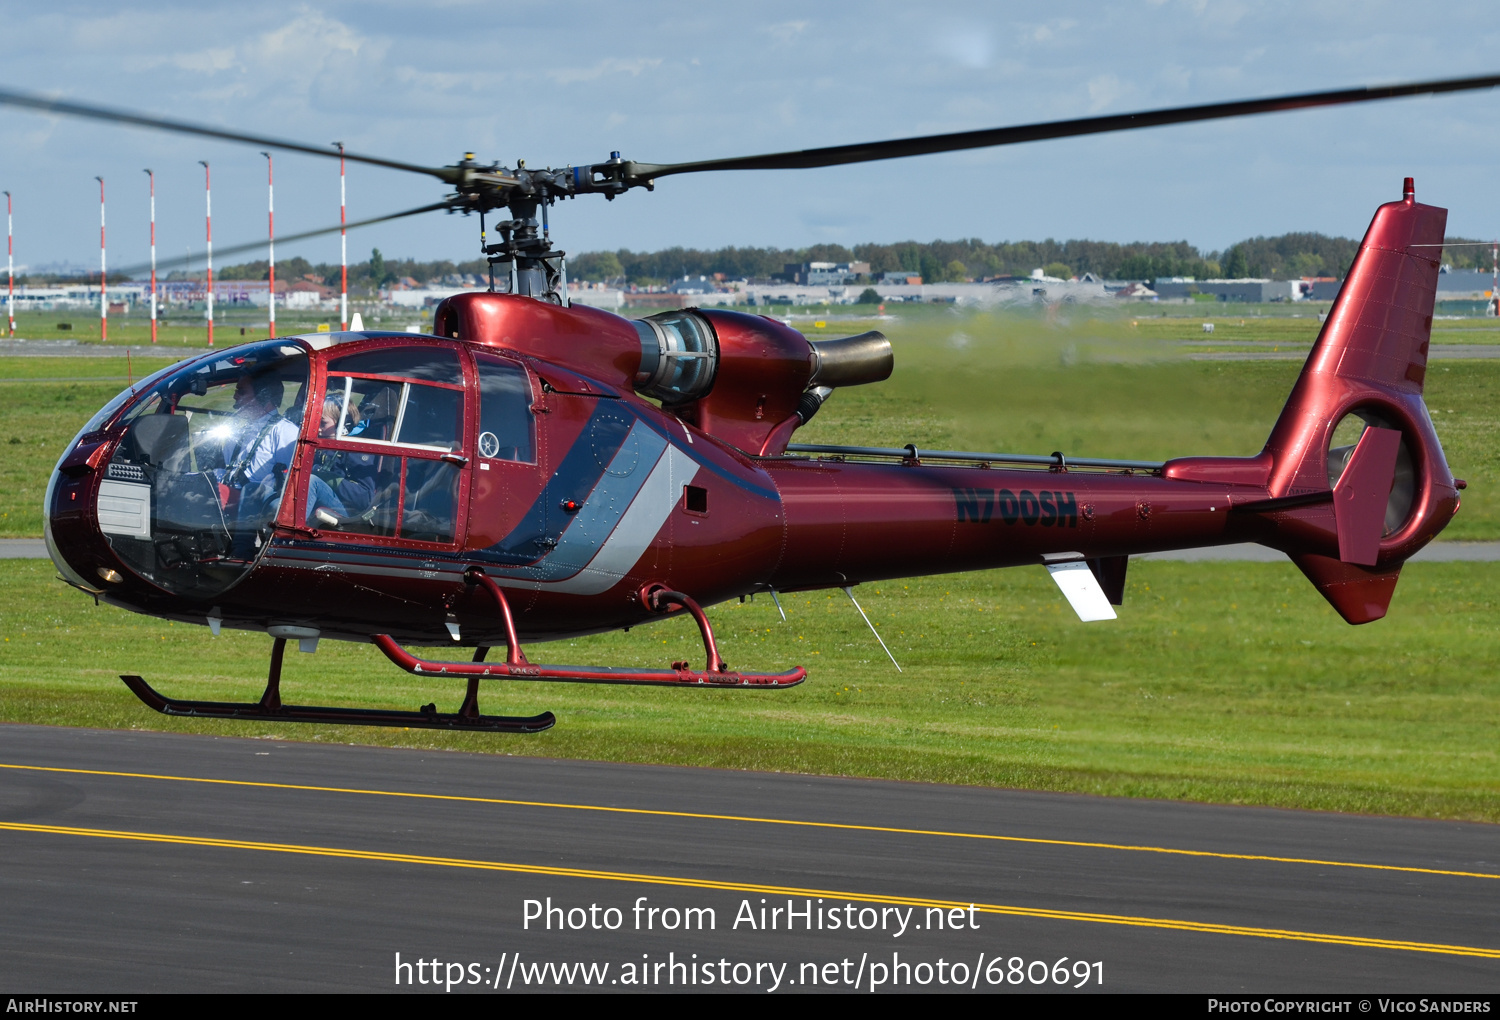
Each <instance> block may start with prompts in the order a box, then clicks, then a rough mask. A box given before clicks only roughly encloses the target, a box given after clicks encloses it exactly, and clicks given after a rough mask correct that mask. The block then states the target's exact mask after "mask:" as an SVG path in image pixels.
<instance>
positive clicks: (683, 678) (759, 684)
mask: <svg viewBox="0 0 1500 1020" xmlns="http://www.w3.org/2000/svg"><path fill="white" fill-rule="evenodd" d="M464 576H465V578H466V579H467V580H469V582H470V583H471V584H482V585H484V586H485V587H486V588H487V589H489V591H490V593H491V594H493V595H494V596H495V601H496V603H497V604H498V605H499V607H500V616H501V619H502V620H503V621H504V623H505V635H506V640H507V641H508V642H509V647H508V650H507V654H506V661H504V662H495V663H487V662H485V661H484V652H485V649H483V648H480V649H478V650H477V651H476V652H475V653H474V661H472V662H434V661H429V660H426V659H418V658H417V657H416V656H414V655H412V654H411V653H410V652H408V651H407V650H406V649H404V648H402V647H401V645H400V644H399V643H398V642H397V641H396V639H395V638H393V637H391V636H390V635H389V634H376V635H375V636H374V637H372V638H371V639H370V640H371V641H373V642H374V643H375V647H377V648H379V649H380V650H381V651H382V652H384V653H385V655H386V658H388V659H390V660H391V661H392V662H394V663H395V664H396V665H398V666H400V667H401V668H402V669H404V670H406V671H407V672H408V673H413V674H416V675H418V676H462V677H467V678H469V692H470V697H467V698H465V701H464V708H463V709H460V712H462V711H465V710H467V709H469V707H470V701H471V700H472V702H473V707H474V710H475V711H478V699H479V692H478V685H477V681H478V680H479V679H482V678H484V677H493V678H494V679H496V680H503V679H511V680H552V681H558V682H562V683H580V684H630V685H640V686H648V687H738V688H753V689H757V690H765V689H771V688H781V687H794V686H796V685H797V684H800V683H801V682H802V681H803V680H805V679H806V678H807V670H805V669H803V668H802V667H801V666H797V667H795V668H793V669H790V670H787V671H786V672H785V673H741V672H737V671H735V670H731V669H730V668H729V667H728V665H727V664H725V662H724V659H723V657H722V656H720V655H719V647H718V643H717V642H716V641H715V640H714V632H713V627H711V626H710V625H709V622H708V617H707V616H706V615H705V614H704V612H703V607H701V606H700V605H698V603H697V602H695V601H693V600H692V599H691V598H689V597H688V596H687V595H684V594H683V593H682V592H678V591H671V590H668V589H666V588H658V587H654V586H653V587H648V588H647V589H645V590H643V591H642V592H641V600H642V602H643V603H644V604H645V605H646V607H647V608H649V609H653V610H656V611H658V612H663V613H665V612H669V611H670V610H669V609H668V608H667V607H669V606H681V607H682V608H683V609H686V610H687V611H688V613H689V614H691V615H692V617H693V619H694V620H695V621H696V622H697V624H698V631H699V633H700V634H701V635H702V637H703V649H704V653H705V655H706V656H707V659H708V661H707V664H706V668H705V669H703V670H701V671H700V670H694V669H691V668H689V666H688V664H687V663H686V662H677V663H673V666H672V668H671V669H626V668H623V667H617V666H549V665H541V664H539V663H533V662H529V661H528V660H527V659H526V656H525V654H524V653H523V652H522V651H521V645H520V641H519V639H518V638H517V637H516V624H515V618H514V616H513V615H512V613H511V611H510V602H509V601H508V600H507V599H506V597H505V592H504V590H503V589H501V587H500V586H499V585H498V584H496V583H495V581H494V580H493V579H492V578H490V577H488V576H486V575H485V573H484V572H483V571H482V570H480V569H478V568H477V567H474V568H470V569H469V570H468V571H466V572H465V574H464Z"/></svg>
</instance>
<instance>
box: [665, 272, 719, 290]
mask: <svg viewBox="0 0 1500 1020" xmlns="http://www.w3.org/2000/svg"><path fill="white" fill-rule="evenodd" d="M718 289H719V288H718V287H716V286H715V285H714V281H713V280H710V279H709V278H708V277H706V276H684V277H683V278H682V279H680V280H673V281H672V284H671V286H669V287H668V288H667V291H668V293H671V294H712V293H714V292H715V291H717V290H718Z"/></svg>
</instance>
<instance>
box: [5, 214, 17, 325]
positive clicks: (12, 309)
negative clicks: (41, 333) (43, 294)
mask: <svg viewBox="0 0 1500 1020" xmlns="http://www.w3.org/2000/svg"><path fill="white" fill-rule="evenodd" d="M11 237H12V234H11V219H10V192H8V191H7V192H6V193H5V276H6V279H7V280H8V281H9V289H8V290H7V291H6V297H5V308H6V312H7V314H8V315H9V317H10V335H11V336H15V335H16V249H15V245H14V242H13V241H12V240H11Z"/></svg>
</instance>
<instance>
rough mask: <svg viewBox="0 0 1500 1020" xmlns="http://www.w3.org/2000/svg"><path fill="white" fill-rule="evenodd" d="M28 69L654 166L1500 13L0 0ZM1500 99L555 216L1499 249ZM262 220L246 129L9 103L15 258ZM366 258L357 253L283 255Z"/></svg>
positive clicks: (290, 165)
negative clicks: (1462, 238) (128, 122)
mask: <svg viewBox="0 0 1500 1020" xmlns="http://www.w3.org/2000/svg"><path fill="white" fill-rule="evenodd" d="M0 24H3V25H4V26H5V31H4V39H5V42H4V44H3V45H4V51H5V56H4V60H3V63H0V87H6V88H12V89H23V90H30V91H36V92H45V93H47V94H49V95H55V96H60V97H65V98H70V99H76V100H80V101H86V102H95V103H102V104H107V105H113V106H120V107H128V108H132V109H137V110H140V111H143V112H148V113H154V114H159V115H164V116H170V117H175V118H179V119H184V120H194V121H199V122H202V123H206V124H211V125H217V126H224V127H232V128H239V129H243V130H246V131H251V132H257V133H264V134H271V135H279V136H284V137H289V138H295V139H300V140H305V141H307V142H309V143H312V144H319V145H321V144H323V143H325V142H330V141H332V140H334V139H338V140H342V141H344V142H345V143H346V144H347V145H348V146H349V147H350V149H351V150H355V151H361V152H368V153H371V154H377V155H388V156H390V157H392V158H396V159H401V160H406V161H410V162H415V163H423V164H443V163H449V162H452V161H453V160H455V159H457V158H458V157H460V156H461V155H462V153H463V152H464V151H465V150H473V151H474V152H476V153H477V154H478V155H479V157H480V158H482V159H486V160H493V159H498V160H501V161H503V162H505V163H507V164H513V162H514V161H515V160H516V159H517V158H524V159H526V160H527V162H528V164H529V165H531V166H538V165H548V164H550V165H555V166H560V165H566V164H570V163H584V162H597V161H601V160H603V159H606V158H608V155H609V152H610V150H613V149H618V150H620V151H622V152H623V154H624V155H625V156H626V157H627V158H633V159H638V160H642V161H648V162H671V161H677V160H691V159H703V158H711V157H718V156H729V155H737V154H746V153H756V152H766V151H777V150H783V149H794V148H806V147H812V146H821V145H836V144H841V143H851V142H862V141H868V140H872V139H877V138H886V137H900V136H906V135H919V134H927V133H932V132H940V131H957V130H969V129H976V128H985V127H997V126H1002V125H1009V124H1021V123H1028V122H1035V121H1044V120H1052V119H1059V118H1070V117H1080V116H1088V115H1092V114H1100V113H1122V112H1129V111H1132V110H1138V109H1149V108H1153V107H1161V106H1175V105H1182V104H1189V103H1203V102H1215V101H1222V100H1229V99H1237V98H1247V97H1255V96H1263V95H1275V94H1281V93H1288V92H1302V91H1311V90H1317V89H1328V88H1340V87H1348V86H1353V85H1364V84H1374V83H1381V82H1390V81H1400V80H1417V79H1424V78H1442V77H1453V76H1460V75H1469V74H1486V73H1494V72H1496V71H1500V13H1497V11H1496V9H1495V8H1494V7H1492V6H1490V5H1486V4H1480V3H1470V2H1453V3H1448V4H1444V5H1434V6H1433V7H1431V8H1427V7H1425V6H1423V5H1413V4H1410V3H1395V2H1383V0H1368V2H1327V3H1318V2H1305V0H1304V2H1276V0H1272V2H1266V3H1254V4H1252V3H1241V2H1233V0H1229V2H1216V0H1140V2H1119V3H1114V4H1108V5H1104V4H1097V3H1072V2H1058V3H1052V4H1046V5H1041V4H1036V3H1030V2H1029V3H1008V2H988V3H928V4H921V5H918V4H911V3H894V2H887V0H867V2H866V3H862V4H859V5H847V6H840V5H816V4H807V3H792V2H782V0H765V2H759V3H753V4H704V3H701V2H700V3H692V4H686V3H682V4H679V3H653V4H619V3H602V2H594V0H571V2H569V3H566V4H556V5H545V4H535V3H527V4H520V3H510V2H503V0H500V2H497V0H485V2H482V3H471V2H467V0H437V2H428V3H425V4H412V3H394V2H382V0H362V2H359V3H342V2H325V3H318V2H308V3H283V2H279V0H268V2H263V3H260V4H255V5H248V4H243V3H234V4H220V3H215V2H213V0H205V2H196V3H192V4H180V3H176V2H174V0H165V2H161V0H158V2H153V3H152V4H150V5H138V6H136V5H132V4H131V2H130V0H126V2H124V3H117V2H112V3H109V4H102V3H77V2H69V0H60V2H54V3H49V4H46V5H38V4H31V5H24V6H23V5H21V4H19V3H17V2H14V0H13V2H10V3H6V4H4V5H3V6H0ZM1497 129H1500V92H1490V93H1479V94H1474V95H1461V96H1446V97H1440V98H1418V99H1408V100H1398V101H1395V102H1390V103H1383V104H1373V105H1370V106H1366V107H1362V108H1346V109H1336V110H1320V111H1310V112H1302V113H1293V114H1280V115H1271V116H1264V117H1256V118H1248V119H1245V120H1240V121H1235V122H1220V123H1213V124H1201V125H1190V126H1183V127H1170V128H1159V129H1152V130H1147V131H1140V132H1134V133H1130V134H1122V135H1105V136H1100V137H1094V138H1085V139H1073V140H1067V141H1053V142H1042V143H1034V144H1029V145H1021V146H1014V147H1010V148H1005V149H993V150H982V151H973V152H966V153H955V154H949V155H942V156H927V157H919V158H913V159H903V160H895V161H887V162H882V163H874V164H866V165H862V166H854V167H842V168H830V169H823V170H808V171H777V172H761V173H729V174H703V175H694V176H687V177H681V178H672V179H667V180H663V181H662V182H661V183H660V184H659V185H658V187H657V189H656V191H655V193H646V192H641V191H637V192H633V193H631V194H629V195H627V196H625V197H623V198H621V199H618V200H616V201H614V202H605V201H604V200H603V199H602V198H599V197H597V196H585V197H583V198H580V199H578V200H575V201H571V202H567V203H565V204H563V205H561V206H560V207H558V208H557V209H556V210H555V211H554V213H553V228H554V235H555V236H556V237H557V239H558V240H559V242H560V244H561V246H562V247H565V248H567V249H569V250H572V251H584V250H596V249H601V248H620V247H629V248H634V249H637V250H640V249H657V248H663V247H668V246H672V245H684V246H695V247H718V246H721V245H731V244H732V245H774V246H799V245H806V244H811V243H817V242H840V243H846V244H853V243H857V242H861V241H884V242H889V241H898V240H904V239H908V238H914V239H918V240H932V239H934V238H958V237H980V238H983V239H985V240H987V241H1000V240H1017V239H1027V238H1030V239H1040V238H1044V237H1054V238H1059V239H1063V238H1072V237H1088V238H1095V239H1101V240H1113V241H1130V240H1137V239H1144V240H1176V239H1187V240H1189V241H1191V242H1192V243H1194V244H1197V245H1199V246H1201V247H1202V248H1204V249H1218V248H1222V247H1224V246H1226V245H1228V244H1231V243H1233V242H1234V241H1237V240H1240V239H1242V238H1245V237H1248V236H1253V235H1256V234H1278V233H1282V232H1284V231H1288V230H1317V231H1322V232H1324V233H1329V234H1340V235H1345V236H1349V235H1356V236H1357V235H1358V234H1359V233H1361V232H1362V231H1363V229H1364V226H1365V224H1366V223H1367V222H1368V220H1369V217H1370V214H1371V212H1372V210H1373V209H1374V207H1375V206H1376V205H1377V204H1378V203H1379V202H1382V201H1387V200H1390V199H1392V198H1396V197H1399V191H1400V183H1401V178H1402V177H1403V176H1414V177H1416V179H1417V189H1418V197H1419V198H1420V199H1422V200H1424V201H1429V202H1432V203H1434V204H1439V205H1444V206H1447V207H1449V208H1450V209H1451V210H1452V212H1451V214H1450V219H1449V225H1450V232H1454V233H1464V234H1468V235H1470V236H1478V237H1492V236H1496V235H1500V204H1497V196H1496V190H1497V189H1496V187H1495V175H1496V168H1497V166H1500V131H1497ZM200 159H207V160H209V161H210V162H211V163H212V166H213V174H214V199H215V201H214V212H215V222H214V238H215V241H216V243H217V244H219V245H221V246H223V245H228V244H231V243H235V242H242V241H251V240H254V239H256V238H257V237H261V236H264V232H265V226H266V224H265V199H266V195H265V160H264V159H263V158H262V157H261V156H260V155H259V154H258V153H257V152H256V150H255V148H254V147H251V146H236V145H232V144H228V143H218V142H210V141H207V140H199V139H192V138H183V137H178V136H172V135H165V134H153V133H147V132H144V131H141V130H137V129H131V128H123V127H113V126H105V125H99V124H95V123H90V122H79V121H69V120H65V119H59V118H55V117H47V116H39V115H36V114H33V113H28V112H23V111H19V110H10V109H0V189H6V190H10V191H12V192H13V193H14V195H15V201H16V214H15V227H16V240H17V252H16V256H17V261H18V262H20V263H23V264H44V263H53V262H71V263H75V264H78V265H97V242H98V233H97V231H98V207H97V198H98V190H97V189H98V185H97V184H96V183H95V181H94V177H95V176H96V175H103V176H104V177H105V179H106V182H107V187H108V198H109V227H110V240H111V245H110V263H111V265H115V266H118V265H122V264H125V263H129V262H137V261H140V260H142V259H144V257H145V255H146V250H147V249H146V243H147V226H146V224H147V197H146V177H145V175H144V174H143V173H142V172H141V171H142V168H144V167H151V168H152V169H153V170H155V171H156V174H157V190H158V205H157V210H158V239H159V250H160V251H161V252H162V253H163V255H165V254H167V253H176V254H179V255H180V254H181V253H182V252H183V251H184V250H185V248H187V247H189V246H191V247H193V249H194V250H195V251H196V250H198V249H200V248H201V247H202V241H203V178H202V168H201V167H199V166H198V164H197V161H198V160H200ZM337 171H338V164H337V163H336V162H333V161H323V160H319V159H317V158H315V157H311V156H301V155H293V154H284V155H280V156H278V157H277V161H276V177H277V229H278V232H283V233H291V232H293V231H297V230H304V229H310V228H313V227H317V226H323V225H326V224H328V223H330V222H336V221H337V217H338V173H337ZM441 195H442V186H441V185H440V184H439V183H438V182H436V181H434V180H432V179H430V178H424V177H420V176H415V175H410V174H403V173H398V172H394V171H389V170H381V169H375V168H370V167H363V166H351V169H350V172H349V201H350V217H351V219H359V218H363V217H368V216H374V215H378V214H381V213H384V212H390V211H396V210H400V209H405V208H410V207H413V206H417V205H423V204H427V203H429V202H433V201H437V200H438V199H439V198H441ZM477 243H478V239H477V223H475V222H473V221H465V220H464V219H463V218H462V217H452V216H443V215H432V216H427V217H423V218H421V219H418V220H410V221H402V222H399V223H394V224H388V225H382V226H379V227H374V228H370V229H368V230H365V231H361V232H359V233H357V234H353V235H351V236H350V252H351V258H352V259H355V260H357V259H361V258H365V257H367V256H368V253H369V250H370V248H371V247H372V246H375V245H378V246H379V247H380V248H381V249H382V251H384V252H385V254H386V255H387V256H400V257H418V258H444V257H446V258H454V259H461V258H469V257H473V255H474V254H475V249H476V247H477ZM289 254H301V255H304V256H306V257H308V258H310V259H312V260H313V261H332V260H336V259H337V257H338V239H337V237H336V236H335V237H333V238H329V239H323V240H317V241H309V242H305V243H303V244H301V245H298V246H295V247H283V248H279V249H278V255H289Z"/></svg>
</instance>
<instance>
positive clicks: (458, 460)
mask: <svg viewBox="0 0 1500 1020" xmlns="http://www.w3.org/2000/svg"><path fill="white" fill-rule="evenodd" d="M438 460H445V461H447V462H448V463H449V464H457V465H458V466H459V467H463V466H464V465H466V464H468V463H469V458H468V457H464V456H461V455H460V454H457V453H445V454H443V455H442V456H441V457H439V458H438Z"/></svg>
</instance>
